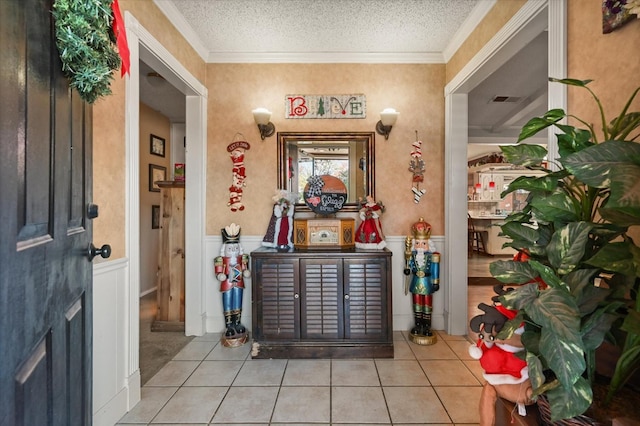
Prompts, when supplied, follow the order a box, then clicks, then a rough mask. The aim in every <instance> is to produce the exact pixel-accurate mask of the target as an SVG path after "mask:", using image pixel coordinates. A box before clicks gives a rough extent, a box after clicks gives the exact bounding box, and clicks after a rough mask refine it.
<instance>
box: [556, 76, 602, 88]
mask: <svg viewBox="0 0 640 426" xmlns="http://www.w3.org/2000/svg"><path fill="white" fill-rule="evenodd" d="M549 81H550V82H552V83H562V84H566V85H567V86H577V87H585V86H586V85H587V84H589V83H591V82H592V81H593V80H578V79H575V78H555V77H549Z"/></svg>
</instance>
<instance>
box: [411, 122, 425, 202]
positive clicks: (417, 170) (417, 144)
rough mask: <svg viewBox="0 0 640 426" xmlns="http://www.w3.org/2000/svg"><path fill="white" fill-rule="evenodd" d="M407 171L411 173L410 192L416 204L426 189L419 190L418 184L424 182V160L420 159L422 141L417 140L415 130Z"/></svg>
mask: <svg viewBox="0 0 640 426" xmlns="http://www.w3.org/2000/svg"><path fill="white" fill-rule="evenodd" d="M409 171H410V172H411V173H413V178H412V179H411V185H412V186H411V192H412V193H413V202H414V203H416V204H418V203H419V202H420V198H422V196H423V195H424V194H425V193H426V192H427V190H426V189H424V188H422V189H420V182H424V160H423V159H422V141H420V140H418V131H417V130H416V140H415V141H414V142H413V143H412V144H411V161H410V162H409Z"/></svg>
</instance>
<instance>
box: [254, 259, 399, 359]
mask: <svg viewBox="0 0 640 426" xmlns="http://www.w3.org/2000/svg"><path fill="white" fill-rule="evenodd" d="M251 273H252V287H253V300H252V309H253V311H252V313H253V336H254V341H255V342H256V343H257V344H258V346H257V351H254V353H255V352H257V354H255V355H254V358H350V357H376V358H392V357H393V329H392V311H391V252H390V251H389V250H375V251H374V250H358V249H351V250H345V251H335V250H332V251H308V252H307V251H296V250H292V251H289V252H278V251H277V250H275V249H269V248H260V249H258V250H256V251H253V252H252V253H251Z"/></svg>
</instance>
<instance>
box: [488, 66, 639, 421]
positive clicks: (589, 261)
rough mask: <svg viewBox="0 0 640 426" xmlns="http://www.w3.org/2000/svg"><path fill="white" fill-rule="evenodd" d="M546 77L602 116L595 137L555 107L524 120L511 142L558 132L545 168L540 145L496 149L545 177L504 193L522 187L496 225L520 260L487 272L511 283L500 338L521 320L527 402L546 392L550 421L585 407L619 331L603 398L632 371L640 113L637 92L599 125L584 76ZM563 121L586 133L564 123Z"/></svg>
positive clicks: (636, 322)
mask: <svg viewBox="0 0 640 426" xmlns="http://www.w3.org/2000/svg"><path fill="white" fill-rule="evenodd" d="M550 80H551V81H554V82H558V83H562V84H566V85H571V86H576V87H579V88H583V89H585V90H587V91H589V93H590V94H591V95H592V97H593V99H594V100H595V102H596V103H597V106H598V108H599V111H600V116H601V121H602V135H603V139H602V141H600V140H599V138H598V134H597V132H596V130H595V129H594V126H593V125H592V124H589V123H587V122H585V121H584V120H582V119H580V118H578V117H574V116H572V115H570V114H567V113H565V111H563V110H561V109H554V110H550V111H548V112H547V113H545V114H544V115H543V116H542V117H536V118H533V119H532V120H530V121H529V122H528V123H527V124H526V125H525V126H524V127H523V129H522V131H521V133H520V136H519V138H518V142H522V141H523V140H525V139H527V138H529V137H531V136H533V135H535V134H536V133H538V132H540V131H542V130H543V129H547V128H549V127H551V126H554V127H556V128H557V129H559V130H560V133H559V134H557V138H558V154H559V156H558V159H557V160H556V161H555V162H553V163H552V164H551V165H547V163H546V160H545V159H546V155H547V150H546V149H545V148H544V147H543V146H539V145H530V144H517V145H514V146H503V147H501V149H502V152H503V154H504V156H505V158H506V161H507V162H509V163H512V164H516V165H519V166H524V167H527V168H530V169H534V170H539V171H542V172H543V173H544V174H543V175H542V176H538V177H520V178H518V179H516V180H514V181H513V182H512V183H511V184H510V185H509V186H508V188H507V189H506V190H505V191H504V193H503V194H502V196H503V197H504V196H505V195H506V194H508V193H510V192H513V191H515V190H518V189H523V190H527V191H529V195H528V200H527V202H528V204H527V206H526V208H525V209H524V210H523V211H522V212H514V213H512V214H510V215H509V216H508V217H507V219H506V221H505V223H504V224H503V225H502V226H501V232H502V234H503V235H504V236H506V237H508V238H509V239H510V241H509V242H508V243H506V244H505V246H509V247H513V248H514V249H516V250H517V251H518V252H520V253H523V254H526V257H527V260H526V261H524V262H522V261H516V260H509V261H497V262H494V263H492V264H491V265H490V270H491V273H492V275H493V276H494V277H495V278H496V279H498V280H499V281H501V282H503V283H507V284H510V285H512V287H515V289H514V290H513V291H509V292H508V293H506V294H505V295H503V296H502V297H501V298H500V301H501V302H502V303H503V304H504V306H506V307H507V308H510V309H516V310H518V316H517V317H516V318H514V319H513V320H511V321H510V322H509V323H508V325H507V326H506V327H505V328H504V329H503V330H502V332H501V333H500V335H499V336H498V337H499V338H506V337H508V336H510V335H511V334H512V333H513V331H514V330H515V329H516V328H518V326H520V325H521V324H524V326H525V332H524V333H523V334H522V343H523V345H524V347H525V349H526V351H524V352H525V353H526V355H525V356H526V361H527V364H528V367H529V376H530V378H531V381H532V385H533V388H534V397H538V396H540V395H544V398H546V400H547V401H548V404H549V407H550V411H551V420H552V421H556V420H559V419H568V418H573V417H575V416H579V415H581V414H583V413H585V412H586V411H587V409H588V408H589V407H590V405H591V404H592V398H593V393H592V387H591V384H592V380H593V378H594V375H595V350H596V349H597V348H598V347H599V346H600V345H601V344H602V343H603V341H604V340H605V338H606V339H613V338H614V336H615V334H616V332H623V333H624V341H617V342H616V344H618V345H619V346H621V347H622V354H621V356H620V357H619V360H618V362H617V365H616V369H615V373H614V375H613V378H612V380H611V383H610V388H609V398H610V397H611V396H612V395H613V394H614V393H615V392H616V391H617V390H618V389H620V388H621V387H622V386H623V385H624V384H625V381H626V380H627V379H628V378H629V376H630V375H631V374H632V373H633V372H634V371H635V370H636V369H637V368H638V367H639V366H640V298H638V297H637V292H638V289H639V287H640V247H638V245H637V243H634V241H633V240H632V239H631V238H630V237H629V235H628V230H629V227H630V226H634V225H640V143H638V142H636V139H638V136H639V135H638V128H639V126H640V112H628V110H629V107H630V105H631V103H632V101H633V99H634V98H635V96H636V95H637V93H638V91H639V90H640V88H638V89H636V90H635V91H634V92H633V94H632V95H631V97H630V99H629V101H628V102H627V103H626V104H625V106H624V108H623V109H622V112H621V113H620V114H618V115H617V116H616V117H615V118H614V119H613V120H612V121H607V119H606V118H605V113H604V111H603V107H602V104H601V102H600V100H599V99H598V97H597V96H596V95H595V94H594V93H593V91H592V90H591V89H590V88H589V87H588V86H587V85H588V83H589V82H590V80H586V81H581V80H574V79H562V80H559V79H550ZM568 117H571V118H573V119H574V120H577V121H578V122H580V123H581V124H583V125H584V126H586V129H580V128H577V127H574V126H571V125H567V124H562V123H561V121H562V120H563V119H565V118H568ZM513 284H515V286H513Z"/></svg>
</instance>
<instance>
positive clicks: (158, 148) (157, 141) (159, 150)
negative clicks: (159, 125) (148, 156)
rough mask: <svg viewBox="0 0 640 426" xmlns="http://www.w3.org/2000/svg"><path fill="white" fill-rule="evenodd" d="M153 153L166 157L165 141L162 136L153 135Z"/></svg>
mask: <svg viewBox="0 0 640 426" xmlns="http://www.w3.org/2000/svg"><path fill="white" fill-rule="evenodd" d="M151 153H152V154H153V155H157V156H158V157H164V139H163V138H161V137H160V136H156V135H151Z"/></svg>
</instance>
